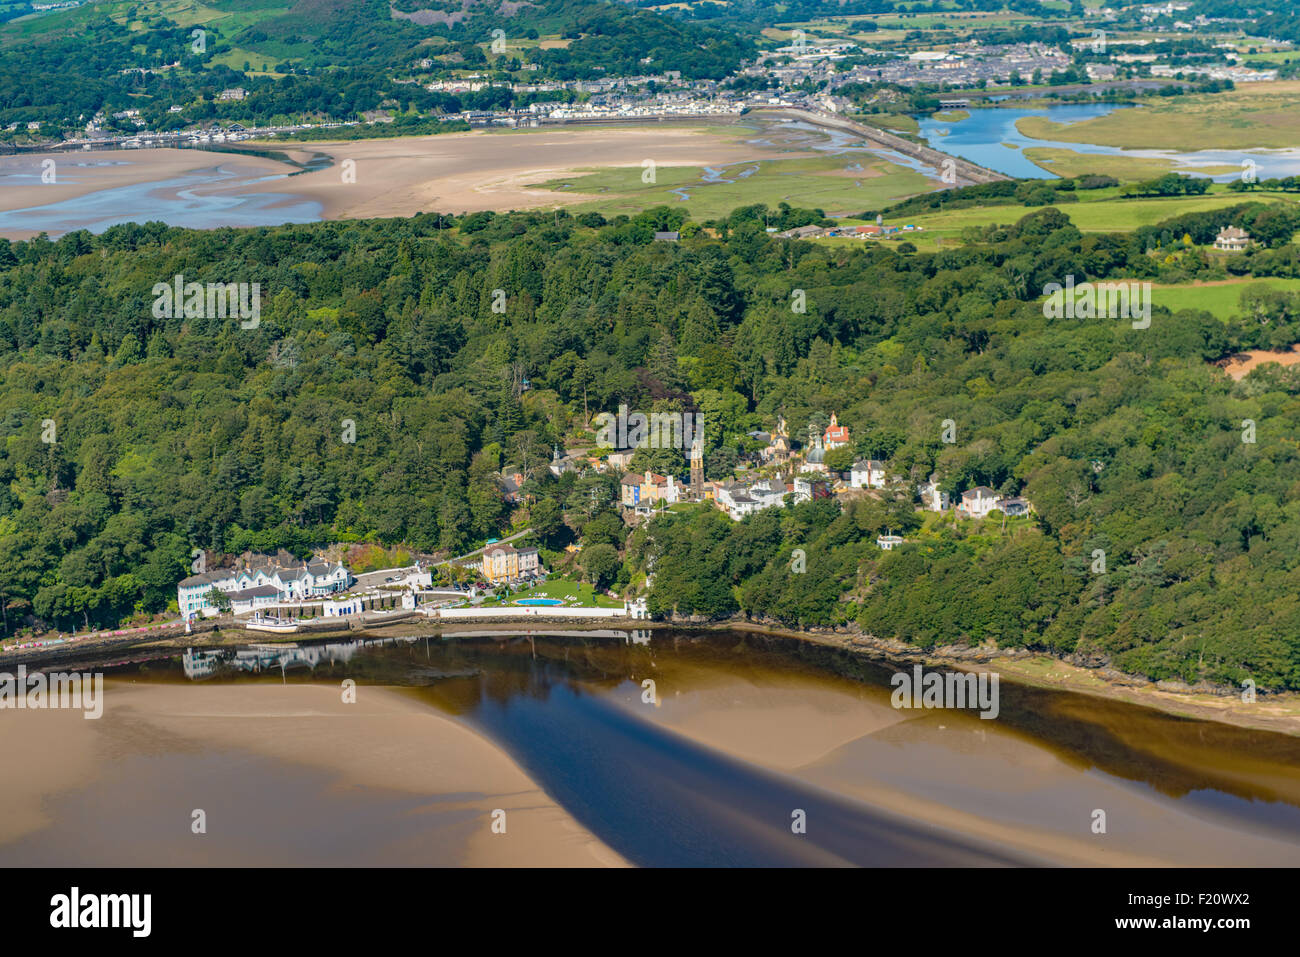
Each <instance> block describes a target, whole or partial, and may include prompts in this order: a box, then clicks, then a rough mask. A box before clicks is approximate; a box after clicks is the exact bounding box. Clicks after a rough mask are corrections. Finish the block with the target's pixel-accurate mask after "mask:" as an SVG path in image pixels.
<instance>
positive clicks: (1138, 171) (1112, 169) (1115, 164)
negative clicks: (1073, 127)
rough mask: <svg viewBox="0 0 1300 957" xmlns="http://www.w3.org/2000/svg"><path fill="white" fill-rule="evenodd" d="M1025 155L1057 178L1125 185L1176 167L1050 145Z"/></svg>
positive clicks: (1225, 169) (1227, 169) (1218, 169)
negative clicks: (1086, 177) (1110, 179)
mask: <svg viewBox="0 0 1300 957" xmlns="http://www.w3.org/2000/svg"><path fill="white" fill-rule="evenodd" d="M1024 153H1025V156H1026V157H1027V158H1028V159H1030V160H1032V161H1033V162H1035V163H1037V164H1038V165H1039V166H1042V167H1044V168H1045V169H1048V170H1051V171H1052V172H1053V173H1055V174H1056V175H1057V176H1065V177H1074V176H1082V175H1083V174H1085V173H1095V174H1097V175H1100V176H1114V177H1115V178H1116V179H1117V180H1120V181H1121V182H1125V183H1129V182H1137V181H1138V180H1144V179H1154V178H1155V177H1157V176H1160V175H1162V174H1164V173H1168V172H1169V171H1170V170H1172V169H1175V168H1176V165H1175V164H1174V163H1173V162H1172V161H1171V160H1162V159H1152V158H1147V157H1141V156H1099V155H1096V154H1093V153H1078V152H1075V151H1074V150H1067V149H1060V148H1058V147H1053V146H1030V147H1028V148H1026V149H1025V151H1024ZM1238 170H1239V167H1236V166H1198V167H1197V171H1198V172H1202V173H1208V174H1210V175H1217V174H1219V173H1234V172H1237V171H1238Z"/></svg>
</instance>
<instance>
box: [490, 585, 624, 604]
mask: <svg viewBox="0 0 1300 957" xmlns="http://www.w3.org/2000/svg"><path fill="white" fill-rule="evenodd" d="M520 598H559V599H561V600H562V601H564V602H565V603H566V604H567V605H569V606H570V607H587V608H590V607H592V606H595V607H597V608H622V607H623V602H622V601H620V600H617V599H614V598H610V597H609V596H608V595H606V594H604V593H603V592H598V591H596V589H595V588H594V587H592V586H591V585H588V584H586V583H585V582H572V581H564V580H561V579H558V578H553V579H551V580H550V581H548V582H542V583H541V584H538V585H533V586H531V587H528V588H523V589H520V590H519V591H516V592H512V593H511V594H510V595H509V596H507V598H506V600H505V601H504V602H502V601H499V600H498V599H496V598H495V597H489V598H487V599H485V600H484V602H483V605H484V607H486V608H499V607H503V606H510V605H513V604H514V603H515V602H516V601H518V600H519V599H520ZM556 607H559V606H556Z"/></svg>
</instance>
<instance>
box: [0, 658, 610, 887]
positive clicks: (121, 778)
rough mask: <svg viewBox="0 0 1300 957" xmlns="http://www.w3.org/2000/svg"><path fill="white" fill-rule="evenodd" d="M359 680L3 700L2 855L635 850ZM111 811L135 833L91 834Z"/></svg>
mask: <svg viewBox="0 0 1300 957" xmlns="http://www.w3.org/2000/svg"><path fill="white" fill-rule="evenodd" d="M356 691H357V701H356V703H355V704H345V703H343V701H342V694H341V692H340V689H339V688H338V687H336V686H327V685H315V684H311V685H308V684H290V685H280V684H271V683H260V682H259V683H254V682H241V683H239V684H234V685H204V686H193V685H170V684H146V683H127V682H121V681H114V682H109V683H108V687H107V691H106V699H105V712H104V717H103V718H102V719H100V720H98V721H88V720H85V719H84V718H83V717H82V716H81V715H80V713H74V712H67V711H64V712H59V711H45V712H18V711H7V712H5V713H4V714H3V715H0V718H3V720H4V722H5V725H6V727H5V733H4V734H3V735H0V760H5V761H7V762H9V764H8V765H7V766H9V767H21V768H23V769H24V773H23V774H21V775H13V776H11V777H10V779H9V781H8V783H7V784H6V787H5V789H4V792H3V795H2V796H0V805H2V808H3V811H2V813H0V860H2V861H6V862H9V861H15V860H16V861H17V862H19V863H37V864H39V863H55V862H58V863H81V862H85V863H115V864H123V865H142V864H154V865H171V864H184V865H218V866H221V865H232V864H249V863H261V864H283V865H295V864H321V865H331V866H347V865H362V864H403V865H435V866H451V865H467V866H540V865H545V866H565V865H575V866H603V865H609V866H617V865H621V864H623V863H624V862H623V860H622V859H621V858H620V856H619V855H618V854H617V853H615V852H613V851H612V850H610V849H609V848H608V847H606V846H605V845H604V844H603V843H602V842H600V841H599V840H597V839H596V838H594V837H593V836H592V835H591V834H590V833H589V832H588V831H587V830H586V829H585V828H583V827H582V826H581V825H579V824H578V823H577V822H576V821H575V820H573V818H572V817H571V816H570V815H569V814H568V813H567V812H565V811H564V810H563V809H561V808H560V807H559V806H558V805H557V804H556V803H555V802H554V801H552V800H551V799H550V798H549V797H548V796H547V795H546V794H545V793H544V792H542V791H541V790H540V789H539V788H538V787H537V786H536V784H534V783H533V782H532V781H531V780H530V779H529V778H528V776H527V775H525V774H524V773H523V771H521V770H520V769H519V767H518V766H517V765H516V764H515V763H514V762H513V761H512V760H511V759H510V758H509V757H508V756H507V755H506V754H505V753H504V752H503V751H501V750H500V749H499V748H498V747H497V746H496V745H494V744H492V743H491V742H489V741H487V740H486V739H484V738H482V737H480V736H479V735H478V734H476V733H474V732H473V731H471V730H469V729H468V728H466V727H465V726H464V725H461V724H459V723H457V722H456V721H454V720H452V719H450V718H447V717H445V716H443V715H440V714H438V713H436V712H434V711H432V710H431V709H430V708H429V707H428V706H427V705H423V704H421V703H419V702H418V701H415V700H414V699H412V698H410V697H409V696H407V695H405V694H403V693H400V692H397V691H393V690H389V689H384V688H379V687H370V686H362V687H359V688H357V689H356ZM87 808H90V809H93V811H92V813H86V814H84V819H83V815H82V814H81V813H79V812H81V811H84V810H85V809H87ZM195 808H202V809H204V810H205V812H206V815H207V827H208V831H207V834H205V835H201V836H200V835H194V834H193V833H192V832H191V827H190V823H191V814H192V811H193V810H194V809H195ZM497 809H500V810H504V811H505V815H506V816H505V822H506V829H505V833H504V834H501V833H494V832H493V830H492V820H493V811H495V810H497ZM106 816H107V817H110V818H112V819H114V820H115V821H116V822H117V826H118V827H120V828H121V829H122V831H123V833H124V834H127V835H130V839H129V840H123V839H122V835H118V836H117V838H116V839H108V838H103V837H102V836H97V835H95V834H94V833H83V832H82V831H81V828H83V827H86V826H87V822H88V821H92V820H101V821H102V820H103V819H104V818H105V817H106ZM97 841H98V842H99V843H98V844H97ZM101 846H102V854H103V858H102V859H101V857H100V856H99V855H100V853H101V851H100V847H101Z"/></svg>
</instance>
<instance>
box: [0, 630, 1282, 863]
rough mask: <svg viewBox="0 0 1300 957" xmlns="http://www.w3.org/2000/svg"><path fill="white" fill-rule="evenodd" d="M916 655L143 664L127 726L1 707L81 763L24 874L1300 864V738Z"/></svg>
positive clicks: (126, 699)
mask: <svg viewBox="0 0 1300 957" xmlns="http://www.w3.org/2000/svg"><path fill="white" fill-rule="evenodd" d="M281 664H283V665H284V667H283V670H282V669H281ZM899 670H902V671H908V672H909V673H910V671H911V669H910V667H900V668H895V667H894V666H892V665H889V664H886V663H881V662H876V661H871V660H869V659H866V658H864V657H862V656H860V655H856V654H854V653H851V652H847V651H840V650H837V649H831V648H826V647H824V646H820V645H816V644H812V643H808V642H802V641H798V640H796V639H788V638H780V637H770V636H756V635H750V634H739V633H735V634H726V633H722V634H720V633H707V634H704V633H690V632H676V633H668V632H662V631H659V632H654V633H652V634H651V633H629V634H627V635H623V636H620V635H617V634H609V635H605V636H593V635H552V636H547V635H531V636H530V635H477V636H470V637H458V638H448V639H442V640H439V639H424V638H411V639H396V640H391V639H390V640H387V641H385V642H377V643H369V644H362V643H338V644H328V645H327V644H321V645H316V646H307V645H304V646H302V647H301V648H298V649H283V650H279V651H270V650H265V651H256V650H247V649H246V650H242V651H240V652H239V653H238V654H236V653H235V652H234V651H231V650H227V651H222V652H217V653H211V654H205V655H200V656H196V657H189V658H182V657H176V658H161V659H157V660H153V661H148V662H142V663H136V664H129V665H124V666H119V667H117V668H114V669H112V670H111V671H110V672H109V677H110V687H109V690H108V695H107V697H106V707H105V717H104V719H102V720H101V721H83V720H82V719H81V717H80V716H79V715H73V714H69V713H66V712H64V713H56V712H50V713H46V714H45V715H42V716H40V720H41V722H42V723H41V724H40V725H39V728H37V726H36V725H35V724H34V723H33V722H32V720H31V719H32V718H33V717H34V716H33V715H31V714H28V715H26V716H25V717H26V718H27V719H28V723H27V725H26V726H24V727H19V726H18V725H17V724H15V723H13V722H9V720H8V719H9V718H10V717H11V716H13V715H14V714H15V713H14V712H0V732H4V731H5V730H6V729H5V724H6V723H8V724H10V727H11V728H12V730H13V732H14V733H18V732H21V733H23V734H33V735H39V736H40V742H39V747H40V750H41V753H42V754H46V755H50V754H53V755H57V756H59V757H60V758H66V760H48V761H40V760H37V761H29V762H28V763H27V764H26V766H28V767H32V768H33V769H34V771H33V773H34V775H35V780H34V781H29V782H27V787H28V792H21V791H20V789H17V788H15V787H14V786H13V785H12V784H11V785H7V786H0V820H9V821H10V822H11V826H10V827H9V828H8V829H7V830H5V829H0V864H26V865H38V866H39V865H53V864H79V863H84V864H99V865H109V864H123V865H135V864H140V865H145V864H194V865H200V864H206V865H209V866H211V865H219V866H220V865H233V864H267V863H271V864H287V865H295V864H302V865H308V866H311V865H347V864H418V863H424V864H435V865H454V864H481V863H491V864H548V863H557V864H558V863H566V864H577V865H592V864H605V863H621V862H626V863H631V864H638V865H647V866H656V865H662V866H667V865H675V866H724V865H734V866H767V865H778V866H780V865H784V866H789V865H814V866H837V865H868V866H870V865H886V866H929V865H958V866H1006V865H1011V866H1014V865H1041V864H1085V865H1108V864H1116V865H1120V864H1129V865H1132V864H1137V865H1143V864H1174V865H1189V866H1195V865H1202V866H1205V865H1259V866H1287V865H1296V864H1300V739H1297V738H1295V737H1291V736H1287V735H1280V734H1276V733H1270V732H1262V731H1253V730H1249V729H1242V728H1237V727H1233V726H1229V725H1220V724H1214V723H1210V722H1204V721H1197V720H1192V719H1187V718H1181V717H1176V716H1171V715H1166V714H1163V713H1160V712H1155V711H1150V710H1146V709H1143V708H1139V707H1136V706H1133V705H1129V704H1126V703H1122V702H1114V701H1109V700H1105V699H1101V698H1097V697H1093V696H1087V695H1080V694H1075V693H1072V692H1063V691H1057V690H1052V689H1037V688H1031V687H1027V686H1020V685H1015V684H1014V683H1011V682H1008V681H1002V682H1001V683H1000V702H999V705H1000V709H999V714H998V716H997V718H996V719H995V720H983V719H981V718H979V717H978V714H977V713H976V712H974V711H960V710H954V709H931V710H900V709H895V708H894V707H893V706H892V705H891V703H890V695H891V691H892V688H891V685H890V677H891V676H892V675H893V674H894V673H895V672H896V671H899ZM345 679H351V680H353V681H355V682H356V684H357V686H358V687H357V700H358V704H355V705H347V704H338V705H335V703H334V702H335V701H336V700H337V699H338V697H339V694H338V689H339V688H340V687H341V685H342V682H343V681H344V680H345ZM647 680H648V681H650V682H653V694H652V695H651V694H650V693H649V692H648V686H647V685H646V684H645V682H647ZM380 689H400V693H398V694H394V693H393V692H391V691H387V690H382V691H381V690H380ZM383 696H386V697H383ZM85 726H91V727H90V728H89V729H88V728H86V727H85ZM32 740H33V742H34V741H35V738H33V739H32ZM6 742H8V744H6ZM14 744H15V742H14V739H13V738H12V737H10V736H6V735H5V734H3V733H0V751H3V749H4V748H5V747H6V746H14ZM33 747H36V745H35V744H33ZM7 766H12V765H11V764H7ZM197 807H204V808H207V809H208V814H209V816H210V821H211V822H212V828H211V831H210V834H209V836H215V835H217V834H219V835H220V840H212V841H204V840H201V839H198V838H196V837H195V836H194V835H193V834H192V833H190V829H189V819H190V814H191V811H192V809H193V808H197ZM501 807H506V808H508V810H507V813H508V815H509V816H510V821H511V824H510V829H509V831H508V834H509V837H508V838H507V837H506V836H504V835H500V836H498V837H489V836H487V835H489V834H491V831H490V822H489V812H491V811H492V810H493V809H494V808H501ZM1099 811H1100V812H1104V816H1105V824H1106V827H1105V832H1104V833H1096V832H1095V831H1094V826H1095V825H1094V822H1095V820H1096V819H1097V812H1099ZM796 820H800V821H801V822H802V824H803V829H802V830H801V831H798V830H797V829H795V828H792V822H794V821H796Z"/></svg>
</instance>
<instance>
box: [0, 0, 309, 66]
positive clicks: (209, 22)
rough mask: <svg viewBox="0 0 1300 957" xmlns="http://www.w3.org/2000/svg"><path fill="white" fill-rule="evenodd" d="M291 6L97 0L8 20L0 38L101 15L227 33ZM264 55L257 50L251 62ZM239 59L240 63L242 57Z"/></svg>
mask: <svg viewBox="0 0 1300 957" xmlns="http://www.w3.org/2000/svg"><path fill="white" fill-rule="evenodd" d="M291 6H292V4H291V2H289V0H234V2H231V3H230V4H229V8H228V9H227V8H226V3H224V2H223V0H212V2H210V3H201V2H199V0H138V2H133V0H100V2H98V3H86V4H83V5H82V6H80V7H75V8H73V9H70V10H56V11H54V12H52V13H49V14H47V15H45V16H42V17H36V18H35V19H32V20H24V21H22V22H15V23H7V24H5V25H4V26H3V27H0V42H3V41H8V40H25V39H30V38H32V37H37V36H41V35H43V34H47V33H48V34H63V33H71V32H76V31H77V30H78V29H80V28H82V27H84V26H85V25H86V24H88V23H89V22H91V21H92V20H103V18H104V17H108V18H110V19H112V20H114V21H116V22H117V23H120V24H123V25H124V26H128V27H130V29H132V30H142V29H144V22H145V21H146V20H150V21H151V20H153V19H155V18H157V17H160V16H161V17H166V18H167V19H168V20H172V21H174V22H175V23H177V24H179V25H180V26H182V27H191V26H205V27H214V28H216V29H218V30H220V31H221V32H222V33H223V34H224V35H225V36H227V37H230V36H234V34H236V33H238V32H239V31H240V30H243V29H244V28H245V27H248V26H251V25H253V24H255V23H258V22H260V21H262V20H265V19H267V18H268V17H275V16H280V15H282V14H284V13H287V12H288V11H289V8H290V7H291ZM264 56H265V55H264V54H256V55H255V58H254V62H256V59H257V58H261V57H264ZM267 59H269V58H267ZM223 62H224V61H223ZM240 62H241V64H242V59H241V61H240Z"/></svg>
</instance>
